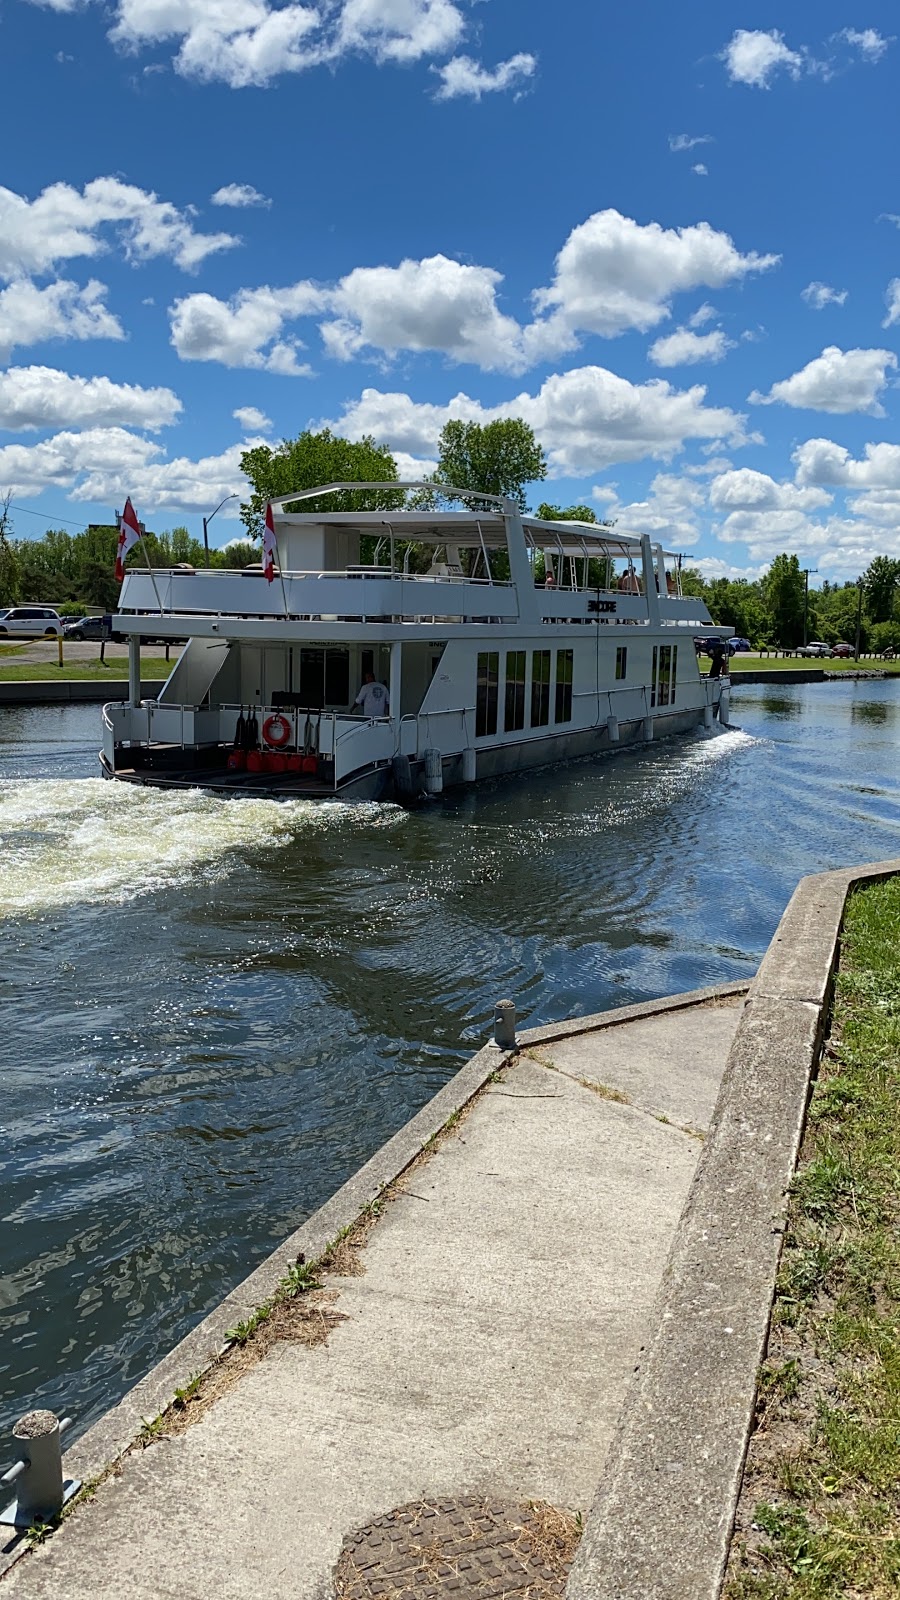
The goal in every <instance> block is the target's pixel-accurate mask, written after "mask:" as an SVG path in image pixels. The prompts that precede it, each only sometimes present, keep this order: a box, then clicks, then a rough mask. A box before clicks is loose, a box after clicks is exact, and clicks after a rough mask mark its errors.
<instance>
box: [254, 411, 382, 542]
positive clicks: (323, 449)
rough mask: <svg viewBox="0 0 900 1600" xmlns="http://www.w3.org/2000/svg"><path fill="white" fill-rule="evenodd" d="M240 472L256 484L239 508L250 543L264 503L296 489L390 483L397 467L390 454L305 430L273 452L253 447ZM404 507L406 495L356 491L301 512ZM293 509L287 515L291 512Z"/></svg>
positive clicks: (305, 505) (364, 442)
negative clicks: (343, 484)
mask: <svg viewBox="0 0 900 1600" xmlns="http://www.w3.org/2000/svg"><path fill="white" fill-rule="evenodd" d="M241 470H242V472H244V473H246V475H247V477H248V478H249V480H250V483H251V485H252V493H251V495H250V499H249V500H248V501H246V502H242V504H241V520H242V522H243V523H244V526H245V528H246V529H247V532H248V533H249V534H250V536H251V537H252V538H259V536H260V534H261V533H262V526H263V520H264V518H265V514H266V502H267V501H268V500H272V499H275V498H276V497H277V496H279V495H284V494H290V492H291V490H292V489H297V490H300V489H315V488H316V486H317V485H318V484H327V483H392V482H396V480H397V463H396V461H395V460H394V458H393V456H392V455H391V452H390V450H387V449H385V448H384V447H383V446H382V445H378V444H376V443H375V440H374V439H373V438H371V437H370V436H368V435H367V436H366V437H365V438H363V439H357V440H352V439H341V438H339V437H338V435H337V434H334V433H332V432H331V429H330V428H323V429H322V431H321V433H312V432H310V431H309V429H307V430H306V431H305V432H304V433H301V434H299V435H298V437H297V438H296V439H283V440H282V442H281V444H279V445H277V446H276V448H275V449H274V450H272V449H270V447H269V446H268V445H267V444H260V445H255V446H254V448H253V449H252V450H246V451H245V452H244V454H243V455H242V456H241ZM402 503H403V492H402V490H399V489H397V490H390V489H388V490H382V491H380V492H376V493H374V494H373V493H369V494H366V493H364V492H360V493H355V492H354V491H352V490H349V491H345V492H344V493H341V494H330V495H326V496H324V497H322V498H321V499H315V500H304V501H303V502H302V503H301V504H300V505H299V506H298V507H297V509H298V510H299V511H392V510H396V509H397V507H398V506H400V505H402ZM290 509H291V508H290V506H289V507H288V510H290Z"/></svg>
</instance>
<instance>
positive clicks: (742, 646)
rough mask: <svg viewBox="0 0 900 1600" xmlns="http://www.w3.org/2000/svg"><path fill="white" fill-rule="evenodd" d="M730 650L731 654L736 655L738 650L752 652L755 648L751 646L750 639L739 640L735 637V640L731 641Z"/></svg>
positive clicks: (729, 642) (729, 643)
mask: <svg viewBox="0 0 900 1600" xmlns="http://www.w3.org/2000/svg"><path fill="white" fill-rule="evenodd" d="M728 648H729V650H730V651H731V654H732V655H734V654H735V652H736V651H738V650H752V649H753V646H752V645H751V643H750V640H749V639H738V638H737V637H735V638H734V639H729V641H728Z"/></svg>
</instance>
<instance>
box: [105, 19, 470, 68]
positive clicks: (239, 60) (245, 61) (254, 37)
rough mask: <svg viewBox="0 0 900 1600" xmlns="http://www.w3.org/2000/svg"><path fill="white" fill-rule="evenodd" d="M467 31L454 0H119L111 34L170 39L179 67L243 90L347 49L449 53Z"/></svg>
mask: <svg viewBox="0 0 900 1600" xmlns="http://www.w3.org/2000/svg"><path fill="white" fill-rule="evenodd" d="M464 33H465V18H464V16H463V12H462V10H461V7H460V5H459V4H456V3H454V0H328V3H322V4H319V5H318V6H305V5H300V4H295V3H288V4H286V5H281V6H273V5H270V4H269V0H216V3H215V5H210V4H209V0H118V10H117V20H116V23H115V26H114V27H113V28H112V30H111V33H110V38H111V39H112V40H113V42H114V43H116V44H119V45H121V46H122V47H124V48H125V49H128V50H131V51H133V52H137V51H139V50H140V49H141V48H143V47H147V46H152V45H157V44H162V43H169V42H170V41H171V42H173V43H175V44H176V46H177V48H176V53H175V55H174V58H173V65H174V67H175V71H176V72H178V73H180V74H181V75H182V76H184V77H188V78H195V79H198V80H199V81H201V82H207V83H210V82H223V83H226V84H228V85H229V86H230V87H231V88H233V89H243V88H247V87H250V86H255V87H265V85H266V84H268V83H271V82H272V80H273V79H274V78H277V77H278V76H280V75H281V74H282V73H297V72H304V71H307V70H309V69H310V68H313V67H318V66H335V65H337V64H338V63H339V62H340V61H341V60H343V59H345V58H346V57H348V56H350V55H366V56H369V57H371V58H372V59H373V60H374V61H375V62H377V63H378V64H379V65H385V64H391V63H393V64H398V65H405V64H408V63H411V62H415V61H420V60H422V59H423V58H425V57H429V56H439V55H444V54H447V53H448V52H449V51H451V50H453V49H454V48H455V47H456V46H457V45H458V44H459V42H460V40H461V39H462V37H463V35H464Z"/></svg>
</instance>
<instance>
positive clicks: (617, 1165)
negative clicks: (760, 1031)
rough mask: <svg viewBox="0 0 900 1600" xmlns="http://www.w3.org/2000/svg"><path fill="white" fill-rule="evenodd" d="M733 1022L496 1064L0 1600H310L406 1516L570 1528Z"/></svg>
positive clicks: (707, 1014) (611, 1033) (607, 1425)
mask: <svg viewBox="0 0 900 1600" xmlns="http://www.w3.org/2000/svg"><path fill="white" fill-rule="evenodd" d="M742 1003H743V1002H742V999H741V997H740V996H737V995H728V996H724V997H722V998H721V999H720V1000H718V1001H713V1002H708V1003H704V1004H698V1005H693V1006H689V1007H686V1008H685V1009H682V1010H669V1011H661V1012H658V1013H657V1014H655V1015H649V1016H643V1017H641V1018H638V1019H637V1020H634V1021H628V1022H623V1023H622V1024H620V1025H619V1026H614V1027H610V1026H599V1027H597V1028H595V1029H588V1030H587V1031H579V1032H572V1033H570V1034H569V1035H568V1036H567V1037H564V1038H558V1039H555V1040H552V1041H550V1042H546V1043H544V1042H538V1043H536V1044H533V1045H531V1046H530V1047H529V1048H528V1050H527V1051H525V1052H523V1053H522V1054H520V1055H519V1056H518V1057H517V1058H514V1060H513V1061H512V1062H511V1063H510V1064H509V1065H508V1066H507V1067H505V1068H504V1069H503V1070H502V1071H501V1072H499V1073H496V1074H494V1077H493V1079H492V1080H489V1081H488V1082H487V1083H486V1085H485V1088H484V1090H483V1091H482V1093H481V1094H480V1095H479V1096H478V1098H477V1099H476V1100H475V1101H474V1103H473V1104H472V1105H471V1107H470V1108H469V1109H468V1110H467V1111H465V1112H464V1113H463V1115H462V1116H461V1118H460V1120H459V1122H458V1123H457V1124H456V1125H455V1126H454V1127H453V1128H452V1129H450V1130H449V1131H448V1132H447V1133H446V1135H445V1136H444V1137H442V1139H441V1140H439V1141H438V1142H437V1143H436V1144H435V1146H434V1147H433V1148H432V1150H431V1151H430V1153H429V1152H428V1151H426V1152H424V1153H423V1155H422V1156H421V1157H420V1158H419V1159H418V1161H416V1162H415V1163H414V1164H413V1165H412V1166H411V1167H409V1168H407V1170H406V1172H405V1173H404V1174H403V1176H402V1177H401V1178H400V1180H399V1181H398V1183H397V1184H396V1185H395V1186H394V1188H393V1189H392V1191H391V1192H390V1196H389V1198H388V1199H387V1201H386V1203H385V1206H384V1209H383V1211H382V1214H381V1215H380V1217H379V1218H378V1220H377V1221H376V1222H375V1223H374V1226H372V1227H371V1228H370V1230H369V1231H368V1233H367V1234H366V1235H365V1237H360V1236H358V1237H357V1238H356V1240H355V1241H351V1243H350V1245H348V1246H347V1247H345V1248H344V1249H343V1250H342V1251H341V1252H340V1253H339V1255H338V1257H337V1259H336V1267H337V1269H338V1270H337V1271H336V1272H334V1273H332V1274H330V1275H328V1276H327V1277H326V1278H325V1279H324V1280H323V1289H322V1290H320V1291H318V1292H317V1293H315V1294H313V1295H312V1296H304V1297H303V1299H304V1300H305V1301H306V1302H308V1305H309V1312H308V1314H306V1316H305V1320H304V1321H303V1322H302V1323H301V1324H299V1325H298V1326H297V1328H296V1329H294V1330H293V1333H292V1332H291V1330H290V1329H287V1328H286V1330H285V1331H286V1337H283V1338H280V1339H279V1340H278V1341H277V1342H274V1343H272V1344H271V1346H270V1348H268V1350H267V1353H265V1354H264V1355H263V1356H262V1357H261V1358H259V1359H255V1358H253V1357H252V1355H248V1354H247V1353H246V1352H245V1353H244V1355H242V1356H241V1357H240V1358H239V1359H238V1360H236V1361H232V1362H230V1363H225V1364H224V1365H223V1366H222V1367H220V1368H219V1369H218V1370H217V1371H216V1373H214V1375H213V1379H212V1382H213V1384H214V1385H215V1391H214V1392H215V1395H216V1397H215V1399H214V1400H213V1401H212V1403H209V1404H206V1405H205V1406H204V1404H203V1402H201V1404H200V1405H198V1406H196V1408H195V1410H196V1415H197V1420H196V1421H193V1422H192V1421H191V1418H192V1411H191V1410H190V1409H189V1410H188V1412H187V1413H186V1414H185V1416H184V1417H183V1418H182V1419H181V1421H180V1422H179V1425H178V1426H179V1428H180V1430H181V1431H178V1432H175V1433H173V1435H172V1436H171V1437H166V1436H162V1437H158V1438H157V1439H156V1440H155V1442H153V1443H152V1444H150V1445H149V1447H147V1448H145V1449H143V1450H142V1449H135V1450H134V1451H132V1452H131V1453H130V1454H129V1455H127V1456H126V1457H125V1459H124V1460H123V1461H122V1463H121V1465H120V1468H119V1470H118V1471H117V1472H116V1473H115V1474H114V1475H113V1476H111V1477H109V1478H108V1479H107V1480H106V1481H105V1482H104V1483H102V1484H101V1486H100V1488H99V1489H98V1491H97V1493H96V1495H95V1496H94V1498H93V1499H92V1500H91V1501H89V1502H86V1503H83V1504H82V1505H81V1506H79V1507H78V1509H77V1510H76V1511H75V1513H74V1515H73V1516H71V1518H68V1519H67V1520H66V1521H65V1522H64V1524H63V1526H62V1527H61V1528H60V1529H59V1530H58V1531H57V1532H56V1533H55V1534H54V1535H53V1537H52V1538H51V1539H49V1540H48V1541H47V1542H46V1543H45V1544H44V1545H43V1546H41V1547H40V1548H38V1549H37V1550H35V1551H34V1552H33V1553H31V1554H29V1555H28V1556H26V1558H25V1559H24V1560H22V1561H19V1562H18V1563H17V1564H16V1565H15V1566H13V1567H12V1569H11V1570H10V1571H9V1572H8V1574H7V1576H6V1578H5V1579H4V1580H3V1583H2V1584H0V1593H2V1595H4V1596H9V1597H10V1600H13V1597H20V1596H21V1597H23V1600H25V1597H40V1596H47V1597H49V1596H53V1597H58V1600H96V1597H97V1596H98V1595H102V1596H110V1597H115V1600H138V1597H140V1600H157V1597H173V1600H174V1597H175V1596H178V1597H179V1600H195V1597H196V1600H199V1597H201V1596H215V1597H216V1600H253V1597H256V1596H259V1597H265V1600H281V1597H284V1600H288V1597H290V1600H326V1597H328V1596H330V1595H331V1594H332V1592H333V1589H332V1574H333V1571H334V1567H335V1563H336V1561H337V1560H338V1557H339V1554H340V1552H341V1547H342V1541H343V1540H344V1538H345V1536H347V1535H348V1534H350V1533H351V1532H352V1531H353V1530H355V1529H358V1528H360V1527H361V1526H363V1525H364V1524H367V1523H371V1522H372V1520H373V1519H376V1518H381V1517H384V1516H385V1515H386V1514H387V1513H389V1512H391V1511H392V1510H393V1509H394V1508H397V1507H402V1506H404V1505H407V1504H409V1503H411V1502H414V1501H420V1502H421V1501H423V1500H425V1501H429V1502H431V1501H443V1502H445V1503H446V1505H447V1506H448V1507H451V1506H453V1505H454V1504H457V1503H460V1504H464V1503H468V1502H466V1501H465V1497H467V1496H473V1495H475V1496H485V1497H488V1496H489V1497H493V1498H494V1499H495V1500H499V1501H504V1502H507V1503H512V1504H518V1505H522V1504H523V1503H527V1502H530V1501H545V1502H549V1503H550V1505H552V1506H555V1507H558V1508H561V1509H566V1510H569V1511H572V1512H574V1511H579V1512H582V1513H584V1512H586V1511H587V1509H588V1507H589V1506H590V1504H591V1502H592V1500H593V1497H594V1495H595V1492H596V1489H597V1484H598V1481H599V1480H600V1479H601V1477H602V1471H603V1463H604V1458H605V1455H606V1452H607V1449H608V1447H609V1444H610V1440H611V1438H612V1435H613V1431H614V1428H615V1425H616V1420H617V1416H618V1413H619V1410H620V1406H621V1402H622V1399H623V1396H624V1393H625V1388H626V1385H627V1383H628V1380H629V1379H630V1377H631V1374H632V1372H633V1370H634V1367H635V1364H636V1361H637V1359H638V1356H639V1353H640V1349H641V1345H642V1342H643V1341H644V1339H645V1336H646V1333H647V1326H648V1318H649V1314H650V1311H651V1308H652V1305H653V1301H654V1297H655V1296H656V1293H657V1291H658V1289H659V1285H660V1280H661V1277H662V1273H663V1269H664V1267H665V1263H666V1259H667V1256H668V1253H669V1250H670V1246H671V1244H672V1240H673V1236H674V1233H675V1229H676V1225H677V1223H678V1220H679V1217H680V1215H681V1212H682V1208H683V1206H684V1203H685V1199H686V1197H687V1194H688V1189H689V1186H690V1184H691V1180H692V1177H693V1174H694V1170H695V1167H696V1164H697V1160H698V1157H699V1154H700V1151H701V1149H702V1143H703V1131H704V1130H705V1129H706V1128H707V1126H708V1125H709V1122H710V1118H711V1114H712V1111H713V1108H714V1105H715V1101H716V1097H717V1094H718V1090H719V1084H720V1080H721V1076H722V1072H723V1068H724V1065H725V1060H726V1056H727V1054H728V1051H729V1049H730V1046H731V1043H732V1039H733V1037H734V1034H735V1031H736V1028H737V1024H738V1021H739V1018H740V1015H741V1008H742ZM600 1020H602V1019H598V1021H600ZM542 1031H543V1032H545V1033H546V1032H549V1031H550V1030H542ZM538 1032H541V1030H538ZM311 1318H312V1320H313V1321H315V1319H316V1318H317V1319H318V1324H317V1331H316V1330H313V1331H312V1332H311V1324H310V1319H311ZM185 1424H187V1425H185ZM450 1588H455V1591H456V1593H457V1594H458V1595H460V1594H466V1593H468V1592H469V1591H468V1590H467V1589H466V1587H465V1584H462V1586H461V1585H460V1583H459V1582H456V1583H454V1584H451V1585H450V1586H449V1587H448V1590H447V1592H448V1593H449V1589H450ZM346 1592H347V1593H350V1592H351V1591H350V1590H347V1591H346ZM352 1592H354V1593H356V1592H359V1593H364V1592H365V1593H368V1592H372V1593H375V1592H377V1589H372V1590H371V1591H370V1590H365V1589H360V1590H359V1591H355V1590H354V1591H352ZM384 1592H385V1593H387V1592H394V1591H392V1590H391V1586H390V1585H388V1586H387V1587H386V1588H385V1590H384ZM396 1592H399V1588H398V1590H397V1591H396ZM405 1592H406V1591H404V1593H405ZM421 1592H422V1593H423V1594H424V1593H425V1590H424V1589H423V1590H422V1591H421ZM428 1592H429V1593H431V1592H432V1590H431V1589H429V1590H428ZM434 1592H435V1593H437V1592H438V1590H437V1589H435V1590H434ZM440 1592H441V1593H443V1592H444V1590H443V1589H441V1590H440ZM491 1592H495V1593H503V1592H507V1591H504V1590H503V1589H502V1587H501V1588H498V1589H495V1590H493V1591H491ZM541 1592H547V1593H551V1592H560V1591H558V1590H551V1589H547V1590H546V1591H541Z"/></svg>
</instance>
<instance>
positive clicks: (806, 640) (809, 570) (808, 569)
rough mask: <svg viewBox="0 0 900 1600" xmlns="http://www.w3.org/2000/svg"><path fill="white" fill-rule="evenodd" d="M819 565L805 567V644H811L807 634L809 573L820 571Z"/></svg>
mask: <svg viewBox="0 0 900 1600" xmlns="http://www.w3.org/2000/svg"><path fill="white" fill-rule="evenodd" d="M818 570H819V569H818V567H804V569H803V644H804V648H805V647H806V645H808V644H809V640H808V639H807V637H806V635H807V633H808V632H809V575H810V573H811V572H818Z"/></svg>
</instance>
